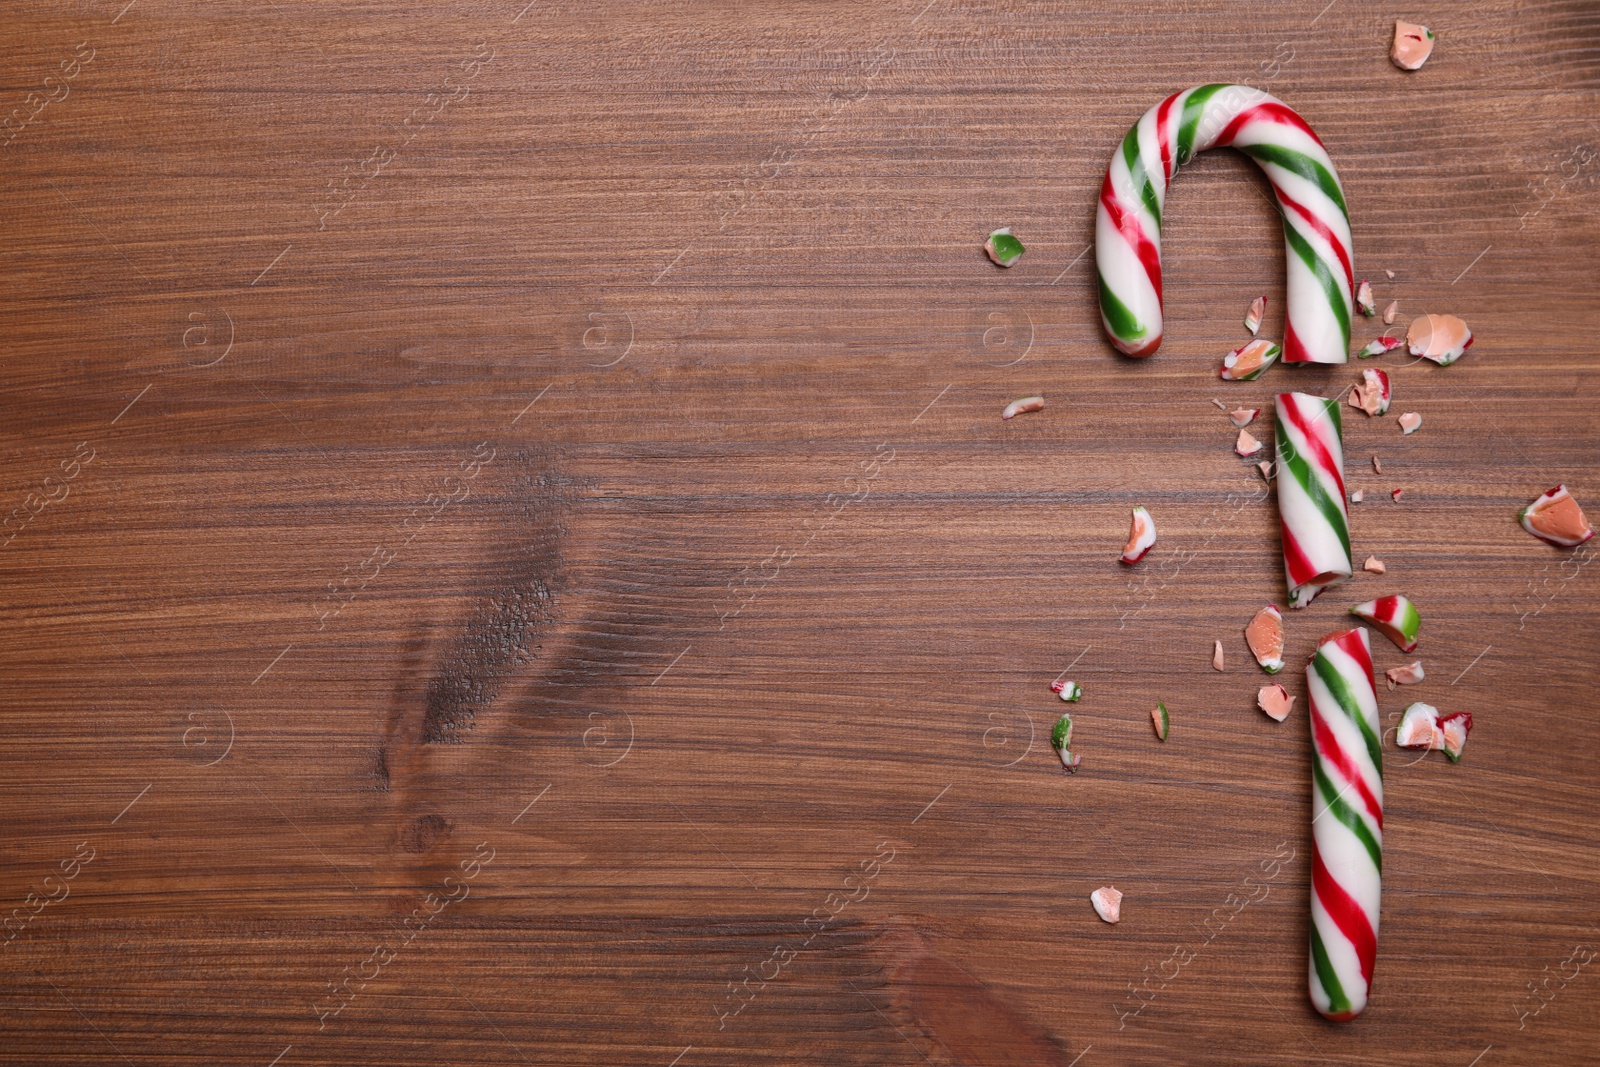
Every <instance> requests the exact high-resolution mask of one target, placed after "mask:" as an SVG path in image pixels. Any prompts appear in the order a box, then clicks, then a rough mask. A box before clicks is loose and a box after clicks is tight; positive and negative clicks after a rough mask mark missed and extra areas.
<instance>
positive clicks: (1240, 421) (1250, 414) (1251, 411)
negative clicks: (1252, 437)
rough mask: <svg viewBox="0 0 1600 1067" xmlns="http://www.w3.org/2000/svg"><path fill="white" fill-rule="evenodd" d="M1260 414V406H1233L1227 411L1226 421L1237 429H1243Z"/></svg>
mask: <svg viewBox="0 0 1600 1067" xmlns="http://www.w3.org/2000/svg"><path fill="white" fill-rule="evenodd" d="M1259 414H1261V409H1260V408H1234V409H1233V410H1232V411H1230V412H1228V421H1229V422H1231V423H1233V424H1234V426H1236V427H1238V428H1239V429H1241V430H1242V429H1244V428H1245V427H1246V426H1249V425H1250V424H1251V423H1252V422H1255V421H1256V416H1257V415H1259Z"/></svg>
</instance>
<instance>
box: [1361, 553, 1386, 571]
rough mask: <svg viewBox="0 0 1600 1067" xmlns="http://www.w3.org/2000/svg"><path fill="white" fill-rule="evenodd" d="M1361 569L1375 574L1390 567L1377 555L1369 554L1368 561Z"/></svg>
mask: <svg viewBox="0 0 1600 1067" xmlns="http://www.w3.org/2000/svg"><path fill="white" fill-rule="evenodd" d="M1361 569H1362V570H1364V571H1371V572H1372V573H1373V574H1382V573H1383V572H1384V571H1386V570H1388V568H1387V567H1385V566H1384V565H1383V560H1381V559H1379V558H1378V557H1377V556H1368V557H1367V561H1366V562H1365V563H1363V564H1362V565H1361Z"/></svg>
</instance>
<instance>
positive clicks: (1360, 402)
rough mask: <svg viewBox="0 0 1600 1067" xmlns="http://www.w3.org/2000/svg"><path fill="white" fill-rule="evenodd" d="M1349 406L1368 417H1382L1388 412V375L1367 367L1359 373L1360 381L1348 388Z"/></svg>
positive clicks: (1385, 372)
mask: <svg viewBox="0 0 1600 1067" xmlns="http://www.w3.org/2000/svg"><path fill="white" fill-rule="evenodd" d="M1350 406H1351V407H1353V408H1356V409H1358V410H1360V411H1365V412H1366V413H1367V414H1368V415H1382V414H1385V413H1386V412H1388V410H1389V374H1388V372H1387V371H1381V370H1376V369H1374V368H1372V367H1368V368H1366V369H1365V370H1363V371H1362V372H1361V381H1360V383H1359V384H1357V385H1353V386H1351V387H1350Z"/></svg>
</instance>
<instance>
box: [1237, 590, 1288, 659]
mask: <svg viewBox="0 0 1600 1067" xmlns="http://www.w3.org/2000/svg"><path fill="white" fill-rule="evenodd" d="M1244 640H1245V643H1246V644H1248V645H1249V646H1250V654H1251V655H1253V656H1255V658H1256V662H1257V663H1259V664H1261V669H1262V670H1264V671H1266V672H1267V673H1268V674H1277V673H1278V672H1279V671H1281V670H1283V612H1281V611H1279V610H1278V606H1277V605H1276V604H1268V605H1267V606H1266V607H1264V608H1262V609H1261V610H1260V611H1258V612H1256V615H1255V618H1253V619H1251V620H1250V624H1249V625H1248V626H1246V627H1245V628H1244Z"/></svg>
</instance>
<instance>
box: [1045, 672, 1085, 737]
mask: <svg viewBox="0 0 1600 1067" xmlns="http://www.w3.org/2000/svg"><path fill="white" fill-rule="evenodd" d="M1050 692H1052V693H1055V694H1056V695H1057V696H1059V697H1060V698H1061V699H1062V700H1065V701H1067V702H1068V703H1071V704H1076V703H1077V702H1078V698H1079V697H1081V696H1083V686H1081V685H1079V684H1078V683H1077V682H1073V681H1066V682H1051V683H1050ZM1062 717H1063V718H1066V717H1065V716H1062ZM1071 726H1072V720H1070V719H1068V720H1067V727H1068V729H1070V728H1071Z"/></svg>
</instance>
